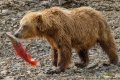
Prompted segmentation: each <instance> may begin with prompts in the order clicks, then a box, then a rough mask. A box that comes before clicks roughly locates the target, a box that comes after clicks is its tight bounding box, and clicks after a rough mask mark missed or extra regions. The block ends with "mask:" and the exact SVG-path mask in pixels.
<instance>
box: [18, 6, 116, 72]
mask: <svg viewBox="0 0 120 80" xmlns="http://www.w3.org/2000/svg"><path fill="white" fill-rule="evenodd" d="M25 25H26V26H27V27H28V28H27V29H26V30H24V26H25ZM20 26H21V27H20V29H19V30H18V31H17V32H16V34H17V33H18V34H19V35H20V36H21V38H24V39H29V38H35V37H44V38H46V39H47V41H48V42H49V43H50V45H51V49H52V62H53V65H54V66H56V67H58V68H59V70H60V72H62V71H64V70H65V69H66V68H67V67H68V65H69V63H70V62H71V50H72V48H74V49H75V50H76V52H77V53H78V56H79V57H80V63H79V64H78V66H79V65H80V64H82V65H83V67H84V66H87V64H88V63H89V57H88V50H89V49H90V48H91V47H92V46H94V45H95V44H96V43H99V44H100V46H101V47H102V49H103V50H104V51H105V52H106V53H107V55H108V57H109V62H110V63H112V64H117V62H118V55H117V52H116V44H115V40H114V37H113V35H112V33H111V29H110V27H109V25H108V24H107V22H106V20H105V18H104V17H103V16H102V15H101V14H100V12H98V11H96V10H94V9H92V8H90V7H81V8H75V9H72V10H64V9H61V8H59V7H53V8H50V9H46V10H44V11H39V12H30V13H27V14H26V15H25V16H24V17H23V19H22V20H21V22H20ZM22 27H23V30H22ZM18 37H19V36H18Z"/></svg>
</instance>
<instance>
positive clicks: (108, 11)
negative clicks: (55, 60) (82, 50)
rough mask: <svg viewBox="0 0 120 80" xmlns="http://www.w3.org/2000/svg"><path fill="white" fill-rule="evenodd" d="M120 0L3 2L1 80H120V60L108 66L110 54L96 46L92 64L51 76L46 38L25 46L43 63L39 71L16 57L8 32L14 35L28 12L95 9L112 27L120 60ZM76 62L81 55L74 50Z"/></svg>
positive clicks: (0, 17) (0, 7)
mask: <svg viewBox="0 0 120 80" xmlns="http://www.w3.org/2000/svg"><path fill="white" fill-rule="evenodd" d="M119 4H120V1H119V0H89V1H88V0H0V80H82V79H84V80H85V79H91V80H93V79H120V61H119V62H118V64H117V65H110V66H108V67H105V66H103V65H102V63H103V62H104V61H106V60H108V58H107V56H106V54H104V52H103V51H102V49H101V48H100V47H99V46H98V45H97V44H96V45H95V46H93V47H92V48H91V49H90V50H89V57H90V63H89V65H88V66H87V67H86V68H83V69H82V68H76V67H75V66H73V67H72V68H70V69H66V71H65V72H64V73H60V74H53V75H47V74H45V72H46V71H47V70H50V69H55V67H53V65H52V62H51V58H50V52H51V50H50V45H49V44H48V43H47V42H46V40H45V39H34V40H28V41H24V42H23V43H24V45H25V46H26V48H27V49H28V52H29V53H30V54H31V55H32V57H33V58H34V59H38V60H40V62H39V64H38V65H37V67H36V68H33V67H31V65H29V64H27V63H26V62H25V61H23V60H22V59H21V58H18V57H16V55H15V51H14V49H13V46H12V44H11V42H10V40H9V39H8V38H7V37H6V34H5V33H6V32H12V33H14V32H15V31H16V30H17V29H18V27H19V21H20V19H21V18H22V17H23V15H25V13H26V12H27V11H38V10H43V9H46V8H50V7H53V6H60V7H65V8H68V9H70V8H75V7H80V6H91V7H93V8H94V9H97V10H99V11H101V13H103V14H104V16H105V17H106V18H107V20H108V23H109V25H110V26H111V28H112V33H113V34H114V36H115V39H116V43H117V49H118V50H117V52H118V55H119V58H120V22H119V21H120V5H119ZM72 53H73V55H72V61H73V62H76V61H78V56H77V55H76V53H75V52H74V50H73V51H72Z"/></svg>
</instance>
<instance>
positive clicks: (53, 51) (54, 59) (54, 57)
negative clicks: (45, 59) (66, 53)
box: [51, 48, 58, 67]
mask: <svg viewBox="0 0 120 80" xmlns="http://www.w3.org/2000/svg"><path fill="white" fill-rule="evenodd" d="M51 57H52V64H53V65H54V66H55V67H57V58H58V53H57V49H55V48H52V53H51Z"/></svg>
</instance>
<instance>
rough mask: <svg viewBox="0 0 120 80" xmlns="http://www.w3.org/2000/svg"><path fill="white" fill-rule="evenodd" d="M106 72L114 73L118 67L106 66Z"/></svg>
mask: <svg viewBox="0 0 120 80" xmlns="http://www.w3.org/2000/svg"><path fill="white" fill-rule="evenodd" d="M108 70H109V71H111V72H115V71H117V70H118V67H117V66H116V65H111V66H108Z"/></svg>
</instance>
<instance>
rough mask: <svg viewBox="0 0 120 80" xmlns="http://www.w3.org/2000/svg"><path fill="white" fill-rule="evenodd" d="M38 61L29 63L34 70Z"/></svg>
mask: <svg viewBox="0 0 120 80" xmlns="http://www.w3.org/2000/svg"><path fill="white" fill-rule="evenodd" d="M38 62H39V61H38V60H35V61H32V63H31V65H32V66H33V67H34V68H36V65H37V64H38Z"/></svg>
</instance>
